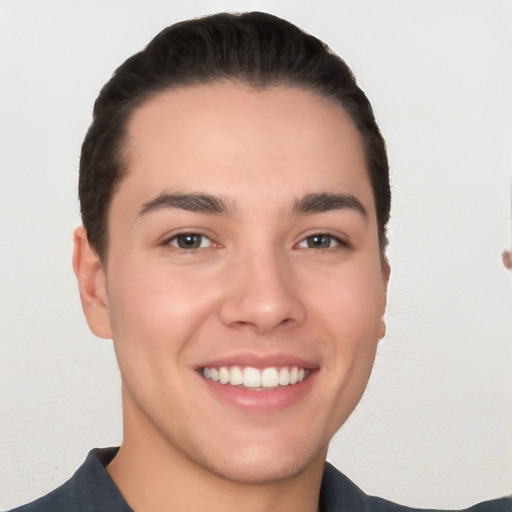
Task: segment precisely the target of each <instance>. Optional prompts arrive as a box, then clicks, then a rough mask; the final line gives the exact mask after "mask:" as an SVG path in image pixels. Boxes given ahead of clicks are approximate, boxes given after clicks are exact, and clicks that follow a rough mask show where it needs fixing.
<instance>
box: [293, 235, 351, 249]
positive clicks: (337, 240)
mask: <svg viewBox="0 0 512 512" xmlns="http://www.w3.org/2000/svg"><path fill="white" fill-rule="evenodd" d="M315 238H316V239H319V238H323V239H328V242H329V246H328V247H321V246H320V247H314V246H312V245H310V244H309V242H310V241H312V240H314V239H315ZM332 242H334V243H335V245H330V244H331V243H332ZM304 243H306V244H307V247H303V246H302V244H304ZM297 247H299V248H301V249H316V250H324V251H328V250H332V249H336V248H337V247H349V244H348V243H347V242H346V241H344V240H342V239H341V238H339V237H337V236H334V235H331V234H330V233H322V232H319V233H312V234H311V235H308V236H307V237H305V238H303V239H302V240H301V241H300V242H299V243H298V244H297Z"/></svg>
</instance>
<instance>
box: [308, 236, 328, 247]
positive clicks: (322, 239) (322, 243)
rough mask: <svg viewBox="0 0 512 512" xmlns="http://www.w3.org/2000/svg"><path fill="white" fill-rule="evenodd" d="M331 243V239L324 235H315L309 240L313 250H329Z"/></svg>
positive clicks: (309, 245)
mask: <svg viewBox="0 0 512 512" xmlns="http://www.w3.org/2000/svg"><path fill="white" fill-rule="evenodd" d="M330 243H331V241H330V239H329V237H328V236H324V235H313V236H310V237H309V238H308V247H309V248H311V249H318V248H320V249H327V248H328V247H329V246H330Z"/></svg>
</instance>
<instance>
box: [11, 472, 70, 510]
mask: <svg viewBox="0 0 512 512" xmlns="http://www.w3.org/2000/svg"><path fill="white" fill-rule="evenodd" d="M50 510H55V511H57V510H67V511H69V512H73V511H75V510H79V508H78V504H77V501H76V493H75V491H74V485H73V479H70V480H68V481H67V482H66V483H65V484H64V485H61V486H60V487H58V488H57V489H55V490H54V491H52V492H50V493H49V494H47V495H46V496H43V497H42V498H39V499H38V500H36V501H33V502H32V503H28V504H27V505H22V506H21V507H18V508H15V509H13V510H11V511H10V512H45V511H48V512H49V511H50Z"/></svg>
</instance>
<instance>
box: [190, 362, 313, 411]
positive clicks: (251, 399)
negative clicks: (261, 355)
mask: <svg viewBox="0 0 512 512" xmlns="http://www.w3.org/2000/svg"><path fill="white" fill-rule="evenodd" d="M317 373H318V372H317V371H312V372H311V373H310V374H309V375H308V377H307V378H305V379H304V380H303V381H302V382H298V383H297V384H293V385H288V386H279V387H277V388H274V389H265V388H258V390H257V391H256V390H251V389H247V388H243V387H237V386H231V385H229V384H221V383H220V382H216V381H213V380H211V379H206V378H205V377H203V376H202V375H201V374H200V373H198V376H199V378H200V379H201V380H202V381H203V383H204V384H205V385H206V386H207V387H208V389H209V390H210V392H211V393H213V394H214V395H215V396H216V397H217V399H219V400H221V401H222V402H224V403H226V404H228V405H230V406H232V407H235V408H238V409H241V410H243V411H245V412H248V413H249V412H256V413H259V414H261V413H272V412H277V411H279V410H282V409H286V408H288V407H292V406H293V405H295V404H297V403H298V402H300V401H301V400H302V399H303V398H304V397H305V396H306V395H307V394H308V393H309V391H310V390H311V387H312V385H313V383H314V380H315V377H316V374H317Z"/></svg>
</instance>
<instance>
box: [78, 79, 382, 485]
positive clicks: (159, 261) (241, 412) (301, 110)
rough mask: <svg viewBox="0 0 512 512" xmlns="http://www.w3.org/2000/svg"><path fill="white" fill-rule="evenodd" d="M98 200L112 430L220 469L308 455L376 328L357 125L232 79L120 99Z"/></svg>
mask: <svg viewBox="0 0 512 512" xmlns="http://www.w3.org/2000/svg"><path fill="white" fill-rule="evenodd" d="M127 150H128V152H127V155H128V156H127V168H128V172H127V175H126V177H125V178H124V179H123V181H122V182H121V184H120V186H119V188H118V190H117V191H116V192H115V195H114V198H113V202H112V205H111V209H110V212H109V226H108V229H109V247H108V265H107V268H106V269H105V272H104V273H103V270H102V269H99V270H98V276H99V277H98V276H96V277H97V278H96V281H95V282H96V284H97V286H98V287H99V288H100V289H103V291H101V290H100V293H99V295H100V296H101V297H103V302H102V306H101V307H103V309H104V311H103V312H102V311H99V312H98V310H101V307H100V306H97V305H96V306H95V308H96V312H95V313H91V312H89V313H88V309H87V307H85V309H86V314H87V316H88V319H89V323H90V325H91V327H92V329H93V330H94V331H95V332H96V333H97V334H100V335H102V336H106V337H110V336H111V337H112V338H113V340H114V345H115V350H116V355H117V358H118V362H119V366H120V370H121V375H122V381H123V407H124V418H125V424H126V427H125V428H126V430H125V444H126V443H129V442H130V439H135V438H138V439H144V440H145V441H144V442H146V443H149V444H151V443H153V444H152V446H161V447H164V450H167V451H169V452H170V453H174V454H179V457H182V459H183V460H186V461H188V463H190V464H192V465H194V466H196V467H198V468H201V469H203V470H204V469H206V470H207V471H209V472H211V473H214V474H216V475H220V476H222V477H224V478H227V479H230V480H233V481H244V482H263V481H269V480H278V479H282V478H287V477H289V476H292V475H294V474H298V473H299V472H301V471H303V470H304V469H305V468H307V467H308V466H310V465H311V464H312V463H313V462H314V461H318V460H323V458H324V457H325V454H326V450H327V446H328V443H329V441H330V439H331V437H332V436H333V435H334V433H335V432H336V430H337V429H338V428H339V427H340V426H341V425H342V424H343V422H344V421H345V420H346V419H347V417H348V416H349V414H350V413H351V412H352V410H353V409H354V407H355V405H356V404H357V402H358V401H359V399H360V397H361V395H362V393H363V390H364V388H365V386H366V383H367V380H368V377H369V375H370V371H371V368H372V364H373V360H374V355H375V351H376V347H377V343H378V340H379V339H380V337H382V336H383V334H384V323H383V319H382V317H383V314H384V309H385V298H386V282H387V264H386V263H385V261H384V260H383V258H382V256H381V253H380V251H379V244H378V237H377V223H376V216H375V207H374V201H373V196H372V190H371V186H370V182H369V177H368V173H367V170H366V165H365V158H364V152H363V147H362V144H361V140H360V136H359V134H358V132H357V130H356V129H355V127H354V125H353V123H352V122H351V121H350V119H349V117H348V116H347V114H346V113H345V112H344V111H343V110H342V109H341V108H340V107H338V106H336V105H335V104H333V103H331V102H330V101H329V100H327V99H325V98H322V97H319V96H317V95H314V94H313V93H311V92H308V91H304V90H300V89H297V88H285V87H277V88H272V89H268V90H264V91H255V90H253V89H251V88H249V87H248V86H245V85H240V84H232V83H221V84H216V85H204V86H197V87H190V88H184V89H180V90H173V91H167V92H165V93H161V94H159V95H158V96H156V97H154V98H152V99H151V100H149V101H148V102H147V103H145V104H144V105H143V106H141V107H139V108H138V110H136V111H135V113H134V115H133V118H132V119H131V121H130V125H129V136H128V140H127Z"/></svg>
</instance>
